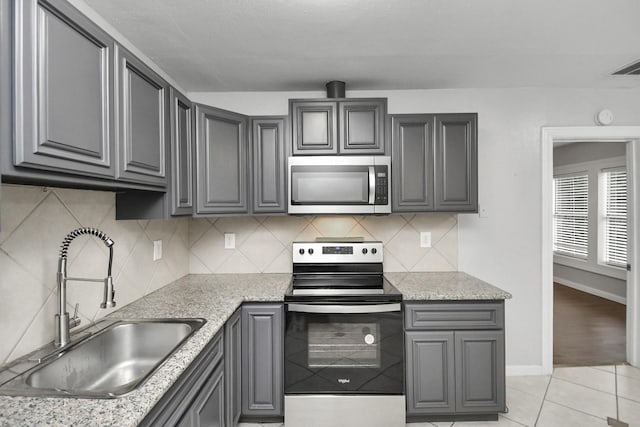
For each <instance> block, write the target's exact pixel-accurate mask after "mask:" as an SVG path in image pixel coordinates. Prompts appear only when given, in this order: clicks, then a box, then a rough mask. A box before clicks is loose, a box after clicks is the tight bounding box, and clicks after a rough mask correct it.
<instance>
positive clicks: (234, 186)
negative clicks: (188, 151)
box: [196, 105, 249, 214]
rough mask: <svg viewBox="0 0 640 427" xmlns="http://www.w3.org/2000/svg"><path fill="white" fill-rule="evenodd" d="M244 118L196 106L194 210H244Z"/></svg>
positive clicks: (212, 211) (245, 142)
mask: <svg viewBox="0 0 640 427" xmlns="http://www.w3.org/2000/svg"><path fill="white" fill-rule="evenodd" d="M247 161H248V150H247V118H246V117H245V116H243V115H241V114H237V113H233V112H230V111H225V110H220V109H217V108H213V107H207V106H204V105H197V106H196V167H197V171H196V212H197V213H198V214H215V213H247V212H248V205H247V188H248V187H247V185H248V182H249V181H248V176H249V174H248V170H247Z"/></svg>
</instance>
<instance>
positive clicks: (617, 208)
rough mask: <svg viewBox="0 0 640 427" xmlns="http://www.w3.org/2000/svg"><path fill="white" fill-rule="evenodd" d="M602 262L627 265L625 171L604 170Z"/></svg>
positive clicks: (619, 265)
mask: <svg viewBox="0 0 640 427" xmlns="http://www.w3.org/2000/svg"><path fill="white" fill-rule="evenodd" d="M603 174H604V180H605V186H604V189H605V194H604V218H603V219H604V240H605V241H604V262H605V263H606V264H609V265H613V266H616V267H626V266H627V172H626V171H624V170H619V169H618V170H609V171H604V172H603Z"/></svg>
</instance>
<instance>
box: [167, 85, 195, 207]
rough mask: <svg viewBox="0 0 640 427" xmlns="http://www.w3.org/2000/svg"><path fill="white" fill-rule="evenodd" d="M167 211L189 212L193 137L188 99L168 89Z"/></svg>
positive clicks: (191, 190)
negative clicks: (169, 206) (169, 177)
mask: <svg viewBox="0 0 640 427" xmlns="http://www.w3.org/2000/svg"><path fill="white" fill-rule="evenodd" d="M169 93H170V95H169V98H170V103H169V117H170V128H169V140H170V146H171V188H170V192H169V193H170V198H171V201H170V203H171V215H191V214H192V213H193V166H192V165H193V138H192V132H191V130H192V117H191V116H192V114H191V112H192V107H191V102H190V101H189V100H188V99H187V98H186V97H185V96H184V95H182V94H181V93H179V92H178V91H177V90H175V89H174V88H171V89H170V92H169Z"/></svg>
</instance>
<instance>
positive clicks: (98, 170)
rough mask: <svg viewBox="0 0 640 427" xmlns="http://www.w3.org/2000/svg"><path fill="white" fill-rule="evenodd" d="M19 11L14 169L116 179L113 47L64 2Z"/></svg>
mask: <svg viewBox="0 0 640 427" xmlns="http://www.w3.org/2000/svg"><path fill="white" fill-rule="evenodd" d="M12 3H13V5H14V20H15V22H14V26H15V29H16V31H15V37H14V60H15V68H14V70H13V71H14V72H13V77H14V90H13V93H14V109H15V113H14V127H15V140H14V144H15V145H14V159H13V160H14V164H15V165H16V166H26V167H34V168H38V169H47V170H52V171H56V172H64V173H72V174H76V175H78V174H79V175H86V176H98V177H110V178H113V176H114V174H115V167H114V161H113V145H112V144H111V141H112V138H113V134H114V128H113V109H112V103H111V100H112V99H113V84H112V80H111V79H110V78H109V76H110V75H111V70H112V69H113V56H114V42H113V39H111V37H110V36H109V35H108V34H107V33H106V32H104V31H103V30H101V29H100V28H99V27H98V26H96V25H95V24H94V23H93V22H91V21H90V20H89V19H87V18H86V17H85V16H83V15H82V14H80V12H78V11H77V10H76V9H75V8H73V7H72V6H70V5H69V4H68V3H66V2H64V1H58V0H51V1H44V0H24V1H17V2H12Z"/></svg>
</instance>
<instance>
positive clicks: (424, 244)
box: [420, 231, 431, 248]
mask: <svg viewBox="0 0 640 427" xmlns="http://www.w3.org/2000/svg"><path fill="white" fill-rule="evenodd" d="M420 247H421V248H430V247H431V232H430V231H421V232H420Z"/></svg>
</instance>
